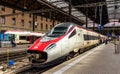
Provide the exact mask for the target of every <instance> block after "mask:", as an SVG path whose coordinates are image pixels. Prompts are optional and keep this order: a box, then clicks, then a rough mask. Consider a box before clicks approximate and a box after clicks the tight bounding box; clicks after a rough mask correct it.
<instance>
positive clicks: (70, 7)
mask: <svg viewBox="0 0 120 74" xmlns="http://www.w3.org/2000/svg"><path fill="white" fill-rule="evenodd" d="M71 5H72V3H71V0H69V22H72V20H71V9H72V6H71Z"/></svg>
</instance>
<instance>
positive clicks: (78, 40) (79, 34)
mask: <svg viewBox="0 0 120 74" xmlns="http://www.w3.org/2000/svg"><path fill="white" fill-rule="evenodd" d="M76 31H77V34H76V35H77V36H76V42H75V45H76V47H77V48H82V46H83V44H84V38H83V31H82V30H81V29H76Z"/></svg>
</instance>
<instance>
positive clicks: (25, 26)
mask: <svg viewBox="0 0 120 74" xmlns="http://www.w3.org/2000/svg"><path fill="white" fill-rule="evenodd" d="M19 12H22V11H20V10H17V9H14V8H10V7H5V6H2V5H0V15H5V16H0V32H2V31H6V30H22V31H33V14H30V13H24V14H18V15H17V14H14V13H19ZM7 14H11V15H8V16H7ZM52 22H53V20H51V19H49V18H46V17H42V16H38V15H36V17H35V24H34V25H35V26H34V31H36V32H46V31H48V30H50V29H51V28H52V27H53V26H54V25H53V24H52ZM58 23H60V22H59V21H57V20H55V22H54V24H58Z"/></svg>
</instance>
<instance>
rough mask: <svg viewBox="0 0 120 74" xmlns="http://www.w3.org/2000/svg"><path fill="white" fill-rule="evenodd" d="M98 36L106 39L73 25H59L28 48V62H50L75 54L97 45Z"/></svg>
mask: <svg viewBox="0 0 120 74" xmlns="http://www.w3.org/2000/svg"><path fill="white" fill-rule="evenodd" d="M100 36H101V37H103V38H106V36H103V35H101V34H99V33H96V32H93V31H91V30H87V29H85V28H82V27H80V26H78V25H75V24H73V23H69V22H68V23H61V24H59V25H56V26H55V27H53V29H52V30H51V31H50V32H48V33H47V34H46V35H45V36H43V37H42V38H41V39H38V40H36V42H35V43H34V44H33V45H32V46H31V47H29V48H28V53H29V54H30V60H31V61H32V62H33V63H34V62H37V63H47V62H51V61H53V60H55V59H57V58H60V57H62V56H66V55H68V54H70V53H71V52H74V53H77V52H80V51H81V50H82V49H84V48H86V47H90V46H93V45H97V44H99V37H100Z"/></svg>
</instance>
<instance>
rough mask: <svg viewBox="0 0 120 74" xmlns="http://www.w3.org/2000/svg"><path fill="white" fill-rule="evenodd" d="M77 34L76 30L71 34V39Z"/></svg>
mask: <svg viewBox="0 0 120 74" xmlns="http://www.w3.org/2000/svg"><path fill="white" fill-rule="evenodd" d="M75 34H76V30H74V31H73V32H72V33H71V34H70V36H69V38H71V37H73V36H74V35H75Z"/></svg>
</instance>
